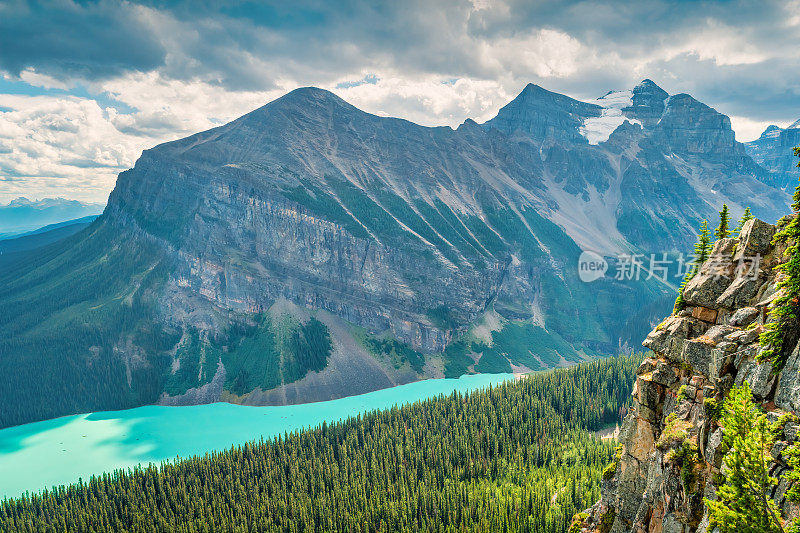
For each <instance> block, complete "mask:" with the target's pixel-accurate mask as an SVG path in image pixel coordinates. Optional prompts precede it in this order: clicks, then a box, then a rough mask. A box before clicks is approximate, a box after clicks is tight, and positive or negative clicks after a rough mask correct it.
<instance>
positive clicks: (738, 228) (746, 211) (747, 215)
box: [734, 207, 753, 233]
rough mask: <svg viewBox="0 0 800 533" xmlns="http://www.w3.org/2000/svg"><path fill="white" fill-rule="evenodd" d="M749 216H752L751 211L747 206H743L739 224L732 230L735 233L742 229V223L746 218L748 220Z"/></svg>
mask: <svg viewBox="0 0 800 533" xmlns="http://www.w3.org/2000/svg"><path fill="white" fill-rule="evenodd" d="M751 218H753V213H752V212H751V211H750V208H749V207H745V208H744V214H743V215H742V218H741V220H739V225H738V226H736V229H735V230H734V231H735V232H736V233H739V232H740V231H742V228H743V227H744V223H745V222H747V221H748V220H750V219H751Z"/></svg>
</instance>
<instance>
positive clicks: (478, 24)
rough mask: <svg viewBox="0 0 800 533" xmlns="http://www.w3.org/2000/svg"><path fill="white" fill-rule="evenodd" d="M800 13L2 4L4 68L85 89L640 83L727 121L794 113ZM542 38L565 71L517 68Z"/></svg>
mask: <svg viewBox="0 0 800 533" xmlns="http://www.w3.org/2000/svg"><path fill="white" fill-rule="evenodd" d="M797 11H800V5H798V4H797V3H795V4H794V8H793V9H790V6H789V4H787V3H786V2H778V1H773V2H753V1H748V2H745V1H739V2H734V1H718V2H689V1H663V0H642V1H638V2H630V1H568V2H560V3H555V2H530V1H528V0H508V1H505V2H495V1H489V0H486V1H483V0H475V1H474V2H469V1H466V0H463V1H458V0H453V1H445V0H424V1H423V0H415V1H402V2H367V1H359V0H344V1H337V2H330V1H310V0H299V1H295V2H291V3H289V2H284V1H271V2H217V1H213V2H212V1H209V2H196V1H192V2H188V1H187V2H149V3H145V4H138V5H134V4H129V3H123V2H112V1H110V0H109V1H99V2H80V3H72V2H70V1H68V0H59V1H56V2H51V3H38V2H37V3H32V4H24V3H11V4H2V0H0V69H3V70H5V71H7V72H10V73H12V74H18V73H19V72H20V71H22V70H24V69H26V68H33V69H35V70H36V71H37V72H40V73H44V74H48V75H51V76H55V77H83V78H86V79H89V80H92V79H98V78H104V77H109V76H114V75H118V74H121V73H124V72H127V71H131V72H138V71H142V72H144V71H149V70H157V71H159V72H160V73H161V74H162V75H164V76H166V77H169V78H172V79H180V80H202V81H206V82H209V83H212V84H217V85H221V86H223V87H225V88H226V89H229V90H267V89H272V88H275V87H276V86H279V83H280V82H281V81H282V80H283V81H285V80H291V81H293V82H295V83H297V84H302V85H307V84H322V85H324V84H328V83H332V82H333V81H335V80H341V79H342V78H343V77H345V76H351V77H352V78H353V79H360V78H362V77H363V76H364V75H367V74H369V73H373V72H381V71H387V70H390V71H392V72H395V73H398V75H401V76H407V77H408V78H410V79H411V78H415V77H419V76H425V75H433V76H440V77H442V78H461V77H465V78H472V79H484V80H492V79H495V80H502V82H503V84H504V85H505V86H508V87H509V89H511V86H513V87H516V88H521V87H522V86H524V84H525V83H526V82H529V81H532V82H536V83H539V84H541V85H543V86H545V87H547V88H550V89H553V90H558V91H564V92H568V93H570V94H573V95H575V96H578V97H583V98H586V97H596V96H599V95H600V93H602V92H604V91H605V90H606V89H612V88H624V87H631V86H632V85H633V84H635V83H636V82H638V81H640V80H641V79H642V78H645V77H649V78H652V79H654V80H655V81H656V82H658V83H659V84H661V85H662V86H664V88H665V89H667V90H669V91H670V92H673V93H674V92H690V93H692V94H693V95H694V96H696V97H697V98H699V99H701V100H703V101H705V102H707V103H709V104H711V105H714V106H715V107H718V108H722V110H723V111H725V112H727V113H729V114H737V115H741V116H747V117H748V118H750V119H752V120H771V121H782V122H785V121H787V120H790V119H793V118H795V117H797V116H800V108H799V107H800V106H798V101H800V100H798V96H800V80H798V78H799V77H800V74H798V72H800V59H798V54H797V53H796V50H798V48H799V47H800V25H798V24H800V23H798V22H795V23H794V24H792V23H791V20H790V19H791V17H792V16H793V15H794V16H796V17H797V16H800V13H798V12H797ZM541 30H547V31H551V32H558V33H559V34H563V35H565V36H568V37H569V38H571V39H573V40H574V41H575V42H576V43H578V44H579V45H580V46H581V49H582V51H581V55H580V56H579V57H577V58H573V59H572V60H573V61H574V62H575V65H574V68H572V69H565V70H564V71H563V72H560V71H558V72H555V73H551V72H550V70H548V69H547V68H543V67H542V66H541V65H536V64H535V61H534V62H533V64H531V63H530V62H529V63H525V62H524V61H521V60H516V59H515V55H521V54H523V53H525V52H526V51H527V50H528V47H530V46H531V44H530V43H531V40H530V39H531V38H532V36H533V37H535V36H536V32H539V31H541ZM687 43H689V44H687ZM515 46H516V48H515ZM542 46H543V47H544V48H543V51H545V52H552V53H554V54H556V55H555V58H554V59H552V61H553V62H557V61H559V58H558V55H557V53H558V52H559V50H550V49H549V48H548V46H550V45H548V42H545V43H544V44H543V45H542ZM552 46H561V45H560V44H559V45H552ZM552 46H551V48H552ZM565 53H566V52H565Z"/></svg>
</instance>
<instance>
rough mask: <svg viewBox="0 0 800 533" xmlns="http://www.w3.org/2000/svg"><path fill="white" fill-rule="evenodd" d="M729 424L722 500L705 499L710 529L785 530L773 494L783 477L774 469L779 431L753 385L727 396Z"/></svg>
mask: <svg viewBox="0 0 800 533" xmlns="http://www.w3.org/2000/svg"><path fill="white" fill-rule="evenodd" d="M724 409H725V411H724V414H723V415H722V420H721V421H720V423H721V425H722V427H723V437H722V438H723V445H724V446H725V447H727V448H728V450H729V451H728V453H726V454H725V459H723V462H724V465H725V467H724V469H723V472H725V482H724V483H723V484H722V485H721V486H720V487H719V489H718V490H717V497H718V498H719V499H718V500H708V499H706V500H705V503H706V505H707V506H708V516H709V524H710V526H711V527H710V529H713V527H719V529H720V531H722V532H723V533H728V532H735V533H750V532H752V533H757V532H758V533H771V532H776V533H777V532H783V527H782V525H781V523H782V522H781V518H780V510H779V509H778V506H777V505H775V502H774V501H773V500H772V498H770V497H769V496H768V492H769V490H770V489H771V487H773V486H774V485H776V484H777V483H778V480H777V479H775V478H774V477H772V476H770V475H769V464H770V463H771V462H772V458H771V457H770V455H769V451H770V449H771V448H772V444H773V441H774V437H773V436H772V432H771V431H770V429H771V428H770V424H769V423H768V422H767V415H765V414H763V413H761V412H760V411H759V410H758V409H757V408H756V406H755V404H754V403H753V401H752V393H751V391H750V386H749V385H748V384H747V382H745V383H744V384H743V385H742V386H741V387H734V388H733V389H731V392H730V394H729V395H728V398H727V399H726V400H725V406H724Z"/></svg>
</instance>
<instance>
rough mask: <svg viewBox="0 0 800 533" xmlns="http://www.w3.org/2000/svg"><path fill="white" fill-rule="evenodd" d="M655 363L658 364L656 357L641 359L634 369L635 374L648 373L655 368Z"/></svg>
mask: <svg viewBox="0 0 800 533" xmlns="http://www.w3.org/2000/svg"><path fill="white" fill-rule="evenodd" d="M657 365H658V360H657V359H653V358H652V357H648V358H646V359H645V360H644V361H642V364H640V365H639V368H638V369H637V370H636V375H637V376H641V375H642V374H649V373H650V372H652V371H653V370H655V369H656V366H657Z"/></svg>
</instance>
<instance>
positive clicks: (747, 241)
mask: <svg viewBox="0 0 800 533" xmlns="http://www.w3.org/2000/svg"><path fill="white" fill-rule="evenodd" d="M774 235H775V226H773V225H772V224H767V223H766V222H764V221H762V220H759V219H757V218H752V219H750V220H748V221H747V222H745V223H744V226H742V231H741V232H739V243H738V245H737V246H736V253H735V254H734V255H733V260H734V261H735V262H738V261H740V260H747V259H750V258H752V257H755V256H756V255H764V254H766V253H767V252H769V249H770V243H771V242H772V237H773V236H774Z"/></svg>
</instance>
